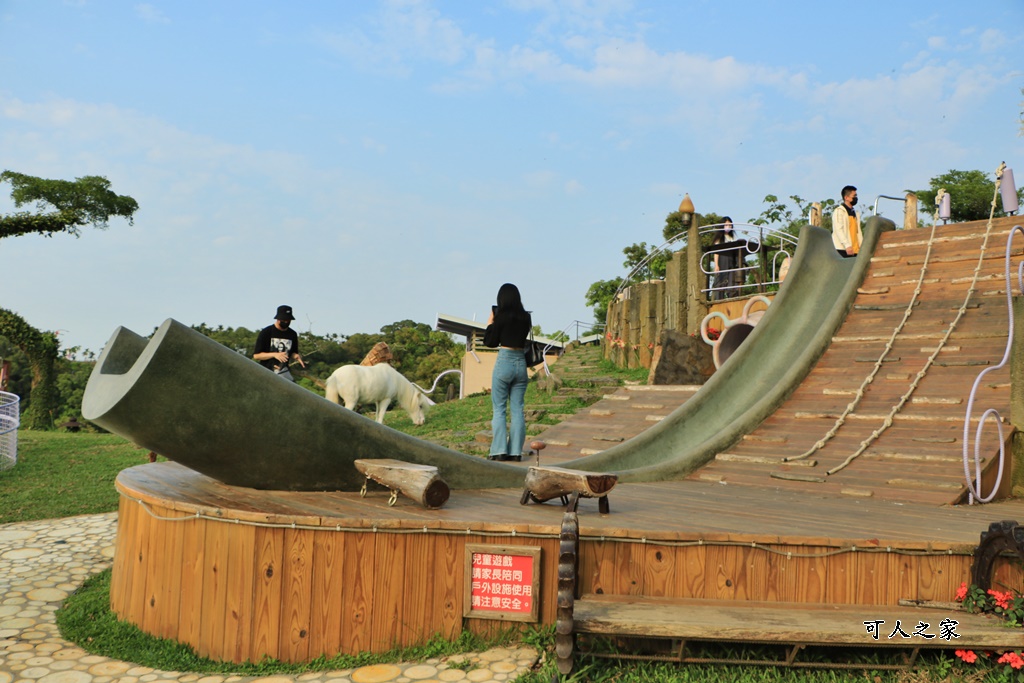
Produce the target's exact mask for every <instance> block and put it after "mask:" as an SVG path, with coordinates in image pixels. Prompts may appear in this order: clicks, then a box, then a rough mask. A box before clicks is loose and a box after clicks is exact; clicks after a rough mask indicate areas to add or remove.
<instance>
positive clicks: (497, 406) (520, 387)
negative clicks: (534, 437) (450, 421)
mask: <svg viewBox="0 0 1024 683" xmlns="http://www.w3.org/2000/svg"><path fill="white" fill-rule="evenodd" d="M532 327H533V321H532V320H531V318H530V314H529V313H528V312H527V311H526V309H524V308H523V301H522V299H521V298H520V296H519V289H518V288H517V287H516V286H515V285H513V284H511V283H508V282H506V283H505V284H503V285H502V286H501V289H499V290H498V305H497V306H492V307H491V317H490V319H488V321H487V330H486V331H484V345H485V346H489V347H491V348H494V347H495V346H496V347H498V358H497V360H496V361H495V363H494V372H493V373H492V374H491V405H492V407H493V409H494V415H493V417H492V418H491V431H492V432H493V434H494V436H493V438H492V439H491V450H490V455H489V456H488V457H489V458H490V459H491V460H522V459H523V442H525V441H526V415H525V412H524V411H525V406H524V400H525V398H526V383H527V376H526V358H525V356H524V355H523V353H524V350H525V348H526V338H527V337H528V336H529V334H530V330H531V329H532ZM506 404H508V412H509V413H510V417H511V422H512V427H511V429H509V428H508V427H507V426H506V425H505V405H506Z"/></svg>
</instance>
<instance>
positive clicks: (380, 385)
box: [327, 363, 434, 425]
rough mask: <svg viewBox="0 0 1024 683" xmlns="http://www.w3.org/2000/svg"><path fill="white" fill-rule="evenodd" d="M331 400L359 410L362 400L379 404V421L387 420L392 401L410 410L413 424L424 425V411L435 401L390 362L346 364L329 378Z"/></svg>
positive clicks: (329, 396) (328, 394) (328, 388)
mask: <svg viewBox="0 0 1024 683" xmlns="http://www.w3.org/2000/svg"><path fill="white" fill-rule="evenodd" d="M327 400H328V401H333V402H334V403H338V404H341V402H342V401H344V402H345V403H344V405H345V407H346V408H348V409H349V410H355V409H356V408H357V407H358V406H359V405H361V404H367V403H376V404H377V422H379V423H380V424H384V413H386V412H387V410H388V406H389V405H391V402H392V401H395V400H397V401H398V405H400V406H402V408H404V409H405V412H407V413H409V417H411V418H412V421H413V424H417V425H421V424H423V421H424V420H425V419H426V417H425V416H424V411H425V410H426V409H427V408H429V407H430V406H432V405H434V402H433V401H431V400H430V399H429V398H427V396H426V394H424V393H423V392H421V391H420V390H419V389H417V388H416V387H415V386H413V384H412V382H410V381H409V380H407V379H406V378H405V377H402V375H401V374H400V373H399V372H398V370H395V369H394V368H393V367H391V366H390V365H388V364H387V363H378V364H377V365H369V366H366V365H343V366H341V367H340V368H338V369H337V370H335V371H334V373H333V374H332V375H331V376H330V377H328V378H327Z"/></svg>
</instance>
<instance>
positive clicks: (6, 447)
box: [0, 391, 21, 470]
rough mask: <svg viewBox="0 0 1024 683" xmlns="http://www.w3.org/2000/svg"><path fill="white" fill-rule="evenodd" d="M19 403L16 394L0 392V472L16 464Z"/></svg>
mask: <svg viewBox="0 0 1024 683" xmlns="http://www.w3.org/2000/svg"><path fill="white" fill-rule="evenodd" d="M20 402H21V399H20V398H19V397H18V396H17V395H16V394H9V393H7V392H6V391H0V470H6V469H10V468H11V467H14V465H15V463H17V462H18V425H19V424H20V423H21V415H20V408H19V405H18V404H19V403H20Z"/></svg>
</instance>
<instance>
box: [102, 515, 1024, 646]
mask: <svg viewBox="0 0 1024 683" xmlns="http://www.w3.org/2000/svg"><path fill="white" fill-rule="evenodd" d="M151 509H152V512H153V514H149V513H148V512H147V510H146V508H144V507H143V506H141V505H138V504H136V503H134V502H132V501H129V500H128V499H126V498H123V499H122V502H121V510H120V516H119V530H118V538H117V547H116V555H115V558H114V572H113V578H112V582H111V607H112V609H113V610H114V612H115V613H116V614H118V616H120V617H121V618H123V619H126V620H127V621H129V622H131V623H133V624H136V625H137V626H139V627H140V628H141V629H142V630H144V631H146V632H147V633H151V634H153V635H157V636H160V637H165V638H171V639H174V640H177V641H179V642H184V643H187V644H189V645H191V646H193V647H194V648H195V649H196V651H197V652H198V653H199V654H201V655H203V656H207V657H210V658H213V659H217V660H226V661H233V662H244V661H259V660H261V659H263V658H265V657H274V658H277V659H280V660H283V661H290V662H299V661H309V660H311V659H313V658H316V657H319V656H321V655H326V656H331V655H334V654H337V653H351V654H354V653H358V652H364V651H371V652H383V651H386V650H389V649H392V648H394V647H398V646H409V645H416V644H421V643H424V642H426V641H427V640H428V639H430V638H431V637H432V636H434V635H437V634H440V635H442V636H444V637H447V638H455V637H457V636H458V634H459V633H460V632H461V631H462V630H463V629H468V630H470V631H472V632H475V633H478V634H481V635H494V634H496V633H497V632H499V631H502V630H505V629H508V628H523V627H524V625H521V624H513V623H509V622H502V621H494V620H482V619H463V617H462V613H463V604H462V601H463V590H464V585H463V579H464V576H463V574H464V553H465V548H466V544H467V543H490V544H495V545H522V546H534V547H535V546H540V547H541V548H542V555H541V568H540V572H541V576H540V585H541V605H540V617H541V623H543V624H552V623H554V619H555V607H556V605H555V592H556V587H557V561H558V539H556V538H549V539H534V538H523V537H514V538H509V537H505V536H502V537H493V536H487V535H484V534H480V535H463V534H417V533H373V532H347V531H335V530H333V529H331V528H329V527H328V528H323V529H316V530H312V529H301V528H295V529H292V528H278V527H264V526H254V525H250V524H232V523H229V521H211V520H205V519H199V518H196V517H194V516H191V515H188V514H187V513H184V512H178V511H174V510H171V509H165V508H161V507H157V506H153V507H152V508H151ZM158 517H165V518H171V519H174V518H183V519H184V521H180V522H176V521H169V520H162V519H158ZM770 547H771V548H772V549H774V550H775V551H777V552H768V551H766V550H764V549H762V548H759V547H752V546H748V545H715V544H711V543H708V544H704V545H692V546H684V547H675V546H663V545H656V544H652V543H623V542H613V541H590V540H585V541H583V543H582V544H581V555H580V565H579V566H580V577H581V587H580V589H581V592H594V593H605V594H623V595H633V594H636V595H650V596H669V597H683V598H686V597H692V598H711V599H720V600H756V601H787V602H809V603H835V604H863V605H882V604H884V605H894V604H897V602H898V601H899V600H900V599H903V598H907V599H920V600H937V601H949V600H952V599H953V598H954V595H955V593H956V590H957V587H958V586H959V585H960V583H961V582H962V581H969V572H970V566H971V557H970V555H949V554H943V555H930V556H925V555H903V554H898V553H884V552H881V553H867V552H857V553H841V554H833V553H834V552H835V550H836V548H835V547H833V546H827V545H821V546H811V545H807V546H799V545H785V544H783V543H779V544H777V545H773V546H770ZM994 578H995V581H994V584H993V585H994V586H996V587H999V588H1001V589H1004V590H1005V589H1007V588H1010V587H1013V588H1015V589H1019V588H1020V587H1021V585H1022V581H1024V572H1022V571H1021V569H1020V566H1019V564H1018V563H1011V562H1009V561H1004V562H1001V563H1000V564H999V565H998V566H997V569H996V571H995V577H994ZM868 616H870V615H868ZM866 618H867V617H866Z"/></svg>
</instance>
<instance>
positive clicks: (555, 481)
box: [520, 467, 619, 514]
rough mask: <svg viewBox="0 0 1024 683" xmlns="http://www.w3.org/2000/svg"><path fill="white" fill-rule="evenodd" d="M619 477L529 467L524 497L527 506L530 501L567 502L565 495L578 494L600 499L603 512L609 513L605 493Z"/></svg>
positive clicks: (613, 485)
mask: <svg viewBox="0 0 1024 683" xmlns="http://www.w3.org/2000/svg"><path fill="white" fill-rule="evenodd" d="M618 480H619V477H618V475H616V474H607V473H604V472H582V471H580V470H570V469H566V468H564V467H531V468H529V469H528V470H527V472H526V481H525V483H524V489H523V497H522V499H521V500H520V502H521V503H522V504H523V505H526V503H527V502H529V500H530V499H531V498H532V499H533V500H534V501H535V502H538V503H543V502H544V501H547V500H551V499H552V498H559V497H560V498H562V499H563V500H564V501H566V502H567V501H568V496H570V495H572V494H574V493H578V494H579V495H581V496H583V497H584V498H597V499H599V501H598V502H599V506H600V510H601V512H602V513H605V514H607V513H608V492H609V491H611V490H612V488H614V487H615V484H616V482H618Z"/></svg>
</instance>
